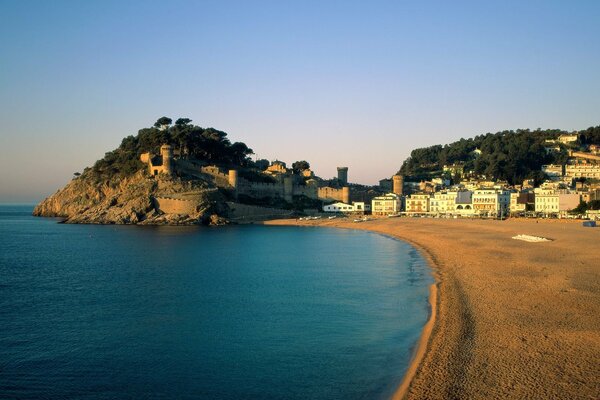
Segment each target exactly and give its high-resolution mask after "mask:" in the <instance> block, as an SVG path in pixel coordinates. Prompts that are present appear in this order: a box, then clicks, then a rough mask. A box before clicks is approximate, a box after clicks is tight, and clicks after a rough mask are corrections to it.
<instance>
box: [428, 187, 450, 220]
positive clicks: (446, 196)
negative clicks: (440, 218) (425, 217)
mask: <svg viewBox="0 0 600 400" xmlns="http://www.w3.org/2000/svg"><path fill="white" fill-rule="evenodd" d="M456 194H457V192H454V191H442V192H436V193H434V194H433V198H431V199H430V203H429V210H430V212H431V213H432V214H437V215H439V214H453V213H454V210H455V207H456Z"/></svg>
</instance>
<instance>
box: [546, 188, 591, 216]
mask: <svg viewBox="0 0 600 400" xmlns="http://www.w3.org/2000/svg"><path fill="white" fill-rule="evenodd" d="M580 200H581V195H579V194H577V193H566V191H563V190H561V191H559V190H553V189H543V188H537V189H535V212H537V213H540V214H544V215H559V214H565V213H566V212H567V211H569V210H572V209H574V208H576V207H577V206H578V205H579V202H580Z"/></svg>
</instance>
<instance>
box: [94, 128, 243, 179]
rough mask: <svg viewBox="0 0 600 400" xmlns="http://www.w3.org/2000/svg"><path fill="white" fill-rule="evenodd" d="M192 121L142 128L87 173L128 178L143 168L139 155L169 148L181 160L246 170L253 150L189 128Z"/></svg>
mask: <svg viewBox="0 0 600 400" xmlns="http://www.w3.org/2000/svg"><path fill="white" fill-rule="evenodd" d="M191 121H192V120H191V119H189V118H179V119H177V120H176V121H175V125H173V126H171V122H172V120H171V119H170V118H168V117H161V118H159V119H158V121H156V123H155V124H154V127H152V128H143V129H140V130H139V131H138V134H137V135H136V136H127V137H126V138H124V139H123V141H122V142H121V145H120V146H119V147H118V148H117V149H116V150H114V151H111V152H109V153H106V155H105V156H104V158H102V159H101V160H98V161H97V162H96V163H95V164H94V166H93V167H92V168H91V169H90V170H89V171H87V172H88V173H91V174H94V175H96V177H97V178H101V179H104V178H106V177H110V176H114V175H117V176H129V175H132V174H134V173H135V172H137V171H139V170H140V169H142V168H143V167H144V165H143V163H142V162H141V161H140V155H141V154H142V153H146V152H149V153H152V154H159V152H160V146H162V145H163V144H171V145H173V146H174V148H175V149H178V150H179V153H180V154H181V155H182V156H183V157H191V158H194V159H197V160H200V161H206V162H209V163H211V164H216V165H222V166H226V167H248V166H250V165H251V164H252V161H251V160H250V158H249V156H250V155H251V154H253V151H252V149H250V148H248V146H246V145H245V144H244V143H241V142H236V143H233V144H231V142H230V141H229V139H227V133H225V132H222V131H219V130H216V129H214V128H201V127H199V126H195V125H192V124H190V123H191Z"/></svg>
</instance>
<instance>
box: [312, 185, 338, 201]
mask: <svg viewBox="0 0 600 400" xmlns="http://www.w3.org/2000/svg"><path fill="white" fill-rule="evenodd" d="M342 192H343V189H335V188H332V187H329V186H324V187H320V188H319V191H318V196H319V199H322V200H336V201H342V198H343V193H342Z"/></svg>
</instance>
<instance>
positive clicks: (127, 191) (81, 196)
mask: <svg viewBox="0 0 600 400" xmlns="http://www.w3.org/2000/svg"><path fill="white" fill-rule="evenodd" d="M161 204H162V205H161ZM226 214H227V205H226V203H225V199H224V198H223V196H222V194H220V193H219V191H217V190H216V188H215V187H214V186H212V185H211V184H209V183H207V182H204V181H201V180H194V181H186V180H182V179H179V178H173V177H170V176H166V175H161V176H156V177H150V176H149V175H148V174H147V173H145V172H144V171H138V172H137V173H135V174H133V175H131V176H128V177H123V178H120V177H112V178H111V179H109V180H106V181H98V180H97V179H96V177H94V176H93V175H92V174H84V175H82V176H80V177H78V178H75V179H73V180H72V181H71V182H69V183H68V184H67V185H66V186H65V187H63V188H62V189H60V190H58V191H57V192H56V193H54V194H53V195H51V196H49V197H48V198H47V199H45V200H44V201H42V202H41V203H40V204H38V205H37V207H35V209H34V211H33V215H36V216H43V217H61V218H64V219H65V222H67V223H88V224H147V225H152V224H168V225H191V224H201V223H204V224H211V223H218V224H223V223H224V220H223V218H222V217H221V216H223V215H226Z"/></svg>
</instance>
